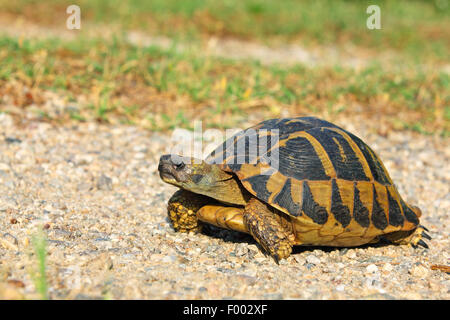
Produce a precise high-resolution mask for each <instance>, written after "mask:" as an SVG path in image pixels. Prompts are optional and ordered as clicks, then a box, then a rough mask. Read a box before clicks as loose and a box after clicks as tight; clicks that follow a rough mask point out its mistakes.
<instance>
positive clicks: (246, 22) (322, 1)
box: [0, 0, 450, 61]
mask: <svg viewBox="0 0 450 320" xmlns="http://www.w3.org/2000/svg"><path fill="white" fill-rule="evenodd" d="M441 3H443V2H442V1H419V0H415V1H411V0H408V1H407V0H384V1H380V0H379V1H365V0H353V1H352V0H347V1H335V0H304V1H298V0H246V1H242V0H225V1H216V0H184V1H179V0H152V1H140V0H110V1H104V0H80V1H77V4H78V5H79V6H80V8H81V12H82V21H83V23H85V22H91V23H103V24H108V25H109V24H118V25H120V26H122V28H123V29H139V30H142V31H145V32H146V33H150V34H155V35H160V34H166V35H169V36H171V37H175V38H180V37H181V38H201V37H202V36H203V35H215V36H219V37H222V36H225V37H230V36H231V37H240V38H243V39H256V40H259V41H265V42H282V43H283V42H286V41H290V42H292V41H294V42H300V43H303V44H321V45H331V46H336V45H337V46H339V45H340V44H347V43H352V44H353V45H356V46H361V47H364V48H371V49H373V50H376V51H377V52H381V51H384V50H387V49H396V50H399V51H401V52H402V53H403V55H408V56H409V57H411V58H414V59H416V60H417V61H421V59H423V58H424V57H427V58H428V59H437V60H440V61H446V60H447V59H448V51H449V49H450V48H449V46H450V45H449V40H450V34H449V31H448V30H450V20H449V16H450V6H449V5H447V6H446V7H445V6H443V5H441ZM70 4H73V3H72V2H70V1H69V0H52V1H50V0H44V1H39V2H37V1H29V0H17V1H6V0H0V6H1V7H2V10H3V11H4V12H9V13H12V14H16V15H24V16H25V17H26V19H27V20H36V21H38V22H39V23H43V24H56V26H61V27H63V26H64V24H65V19H66V18H67V16H66V15H65V14H64V12H65V8H66V7H67V6H68V5H70ZM370 4H377V5H379V6H380V8H381V26H382V29H381V30H368V29H367V28H366V19H367V17H368V14H367V13H366V8H367V7H368V5H370ZM82 28H83V27H82ZM85 28H86V29H88V28H89V26H88V24H85ZM422 61H423V60H422Z"/></svg>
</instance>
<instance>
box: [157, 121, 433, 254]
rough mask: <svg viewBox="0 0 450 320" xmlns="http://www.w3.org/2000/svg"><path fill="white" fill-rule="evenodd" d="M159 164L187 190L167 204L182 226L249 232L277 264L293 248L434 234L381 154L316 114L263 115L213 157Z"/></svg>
mask: <svg viewBox="0 0 450 320" xmlns="http://www.w3.org/2000/svg"><path fill="white" fill-rule="evenodd" d="M269 138H270V139H269ZM252 146H253V147H254V146H256V147H257V148H256V149H255V148H252ZM255 150H256V152H255ZM273 155H276V156H273ZM268 159H269V160H270V159H272V161H268ZM158 171H159V173H160V177H161V179H162V180H163V181H164V182H166V183H169V184H172V185H174V186H177V187H179V188H180V190H178V191H177V192H175V194H174V195H173V196H172V197H171V198H170V200H169V202H168V214H169V218H170V220H171V223H172V225H173V227H174V229H175V230H177V231H181V232H191V231H193V232H199V231H201V229H202V226H203V225H204V223H209V224H212V225H215V226H218V227H222V228H226V229H230V230H235V231H240V232H245V233H248V234H250V235H251V236H253V238H254V239H255V240H256V241H257V242H258V243H259V245H260V246H261V247H262V248H263V249H264V251H266V252H267V253H268V254H270V255H271V256H272V257H273V258H274V259H275V261H276V262H278V261H279V260H280V259H284V258H287V257H289V255H290V254H291V252H292V246H293V245H307V246H330V247H353V246H360V245H364V244H368V243H376V242H379V241H384V242H386V241H387V242H388V243H393V244H410V245H412V246H413V247H417V246H419V245H420V246H423V247H425V248H428V246H427V244H426V242H425V241H424V239H428V240H430V239H431V237H430V236H429V235H428V234H427V233H426V232H425V231H428V230H427V229H426V228H425V227H424V226H422V225H420V224H419V217H420V216H421V210H420V209H419V208H418V207H416V206H412V205H409V204H407V203H406V202H405V201H404V200H403V199H402V197H401V196H400V194H399V193H398V191H397V188H396V187H395V185H394V183H393V182H392V179H391V178H390V176H389V174H388V172H387V170H386V168H385V167H384V165H383V163H382V162H381V160H380V158H379V157H378V156H377V155H376V154H375V152H374V151H373V150H372V149H371V148H370V147H369V146H368V145H367V144H365V143H364V142H363V141H362V140H361V139H359V138H358V137H356V136H355V135H353V134H352V133H350V132H348V131H346V130H344V129H342V128H340V127H338V126H336V125H334V124H332V123H330V122H328V121H325V120H321V119H319V118H316V117H298V118H282V119H271V120H266V121H263V122H261V123H259V124H257V125H255V126H253V127H251V128H248V129H247V130H245V131H241V132H239V133H237V134H235V135H234V136H232V137H231V138H229V139H228V140H227V141H225V142H224V143H223V144H222V145H220V146H219V147H217V148H216V149H215V150H214V151H213V152H212V153H211V154H210V155H209V156H208V157H207V158H206V159H205V160H199V159H194V158H189V157H181V156H177V155H169V154H167V155H163V156H161V158H160V161H159V166H158Z"/></svg>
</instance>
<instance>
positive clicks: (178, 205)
mask: <svg viewBox="0 0 450 320" xmlns="http://www.w3.org/2000/svg"><path fill="white" fill-rule="evenodd" d="M209 202H211V200H210V199H209V198H207V197H204V196H201V195H198V194H194V193H192V192H189V191H185V190H178V191H177V192H175V193H174V194H173V196H172V197H171V198H170V199H169V203H168V206H167V213H168V214H169V219H170V221H171V222H172V226H173V228H174V229H175V230H176V231H179V232H200V231H201V229H202V223H200V222H199V221H198V218H197V211H198V210H199V209H200V208H201V207H203V206H204V205H205V204H207V203H209Z"/></svg>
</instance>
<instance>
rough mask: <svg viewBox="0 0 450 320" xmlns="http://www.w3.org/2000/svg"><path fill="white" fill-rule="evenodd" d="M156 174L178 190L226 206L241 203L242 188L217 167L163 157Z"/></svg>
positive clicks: (198, 161) (167, 155) (230, 174)
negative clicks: (207, 197) (199, 195)
mask: <svg viewBox="0 0 450 320" xmlns="http://www.w3.org/2000/svg"><path fill="white" fill-rule="evenodd" d="M158 171H159V175H160V177H161V179H162V180H163V181H164V182H166V183H169V184H171V185H174V186H176V187H179V188H181V189H184V190H188V191H191V192H194V193H199V194H203V195H206V196H209V197H211V198H214V199H217V200H220V201H224V202H228V203H235V204H244V203H245V200H244V196H243V191H242V190H243V189H242V188H241V186H240V184H239V183H238V182H237V179H235V176H234V175H233V174H232V173H228V172H225V171H223V170H222V169H221V168H220V167H219V166H218V165H217V164H208V163H206V162H204V161H202V160H199V159H195V158H189V157H181V156H178V155H170V154H166V155H163V156H161V158H160V159H159V166H158Z"/></svg>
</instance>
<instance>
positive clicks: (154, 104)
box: [0, 37, 450, 133]
mask: <svg viewBox="0 0 450 320" xmlns="http://www.w3.org/2000/svg"><path fill="white" fill-rule="evenodd" d="M0 48H1V49H0V54H1V55H2V56H5V57H7V58H6V59H2V60H0V75H1V74H4V73H5V71H4V70H7V71H6V72H7V74H8V76H3V77H1V76H0V93H1V91H2V87H3V90H6V89H4V88H6V87H7V85H8V81H10V80H11V79H15V80H17V81H19V82H21V83H24V84H28V85H31V86H32V87H34V88H35V90H37V93H39V90H51V91H55V92H59V93H61V94H63V95H64V96H67V97H69V98H68V100H70V101H76V100H77V99H76V97H77V96H80V95H83V96H85V97H87V98H88V99H87V100H88V101H89V104H88V105H84V106H80V107H79V108H78V109H76V111H74V110H71V111H69V112H68V117H70V118H71V119H75V120H80V121H84V120H89V119H96V120H98V121H110V120H111V119H114V118H118V119H120V121H121V122H124V123H140V124H142V123H143V122H144V126H148V127H149V128H151V129H153V130H164V129H173V128H175V127H189V124H190V122H191V120H192V119H193V118H200V119H207V120H208V122H210V124H212V125H217V126H219V127H229V126H233V125H235V124H236V121H237V122H239V121H241V120H243V119H245V118H246V117H247V115H248V113H249V112H253V111H252V110H255V109H254V108H257V109H258V110H259V111H258V112H259V113H261V117H263V116H279V114H280V110H283V109H284V110H288V111H289V112H290V113H292V114H303V113H311V112H314V113H319V114H320V113H323V112H326V113H327V114H338V113H342V112H347V113H349V114H352V113H354V112H355V111H354V109H355V106H357V105H359V106H361V107H360V108H362V110H360V111H359V112H367V113H379V114H381V115H383V116H384V117H385V118H390V117H393V118H401V119H402V121H403V122H405V123H406V124H407V125H405V127H407V128H413V129H414V128H422V129H421V130H417V131H422V132H428V133H433V132H435V133H436V132H439V133H443V132H446V130H448V119H447V118H445V117H444V122H443V124H442V121H441V120H442V119H439V117H440V115H441V114H442V116H444V115H446V114H448V111H447V109H445V110H444V106H446V105H448V102H449V95H448V93H449V92H450V88H449V87H450V85H449V83H450V81H449V75H448V74H447V73H445V72H439V71H424V70H421V69H420V68H413V67H411V68H403V69H399V70H397V69H395V70H394V69H390V68H386V67H384V66H382V65H380V64H373V65H371V66H369V67H366V68H362V69H358V70H355V69H347V68H343V67H316V68H314V69H311V68H307V67H305V66H302V65H294V66H280V65H271V66H264V65H261V64H260V63H258V62H255V61H233V60H228V59H223V58H212V57H203V56H201V55H198V53H197V52H195V51H186V52H177V51H175V50H172V49H168V50H166V49H161V48H158V47H149V48H140V47H136V46H132V45H129V44H127V43H126V41H124V40H122V39H120V38H115V39H114V40H112V41H105V40H100V39H97V40H96V39H91V40H87V39H84V38H81V39H77V40H74V41H70V42H66V41H62V40H54V39H53V40H52V39H50V40H26V39H25V40H18V39H15V38H8V37H0ZM55 80H57V81H55ZM61 83H63V84H64V85H61ZM17 94H18V95H20V92H17ZM224 120H225V121H224ZM398 123H400V122H398ZM417 123H419V124H420V126H418V125H417ZM439 123H440V124H439ZM414 124H415V125H414ZM438 124H439V125H438ZM435 125H438V126H437V127H436V126H435ZM414 130H415V129H414Z"/></svg>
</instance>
